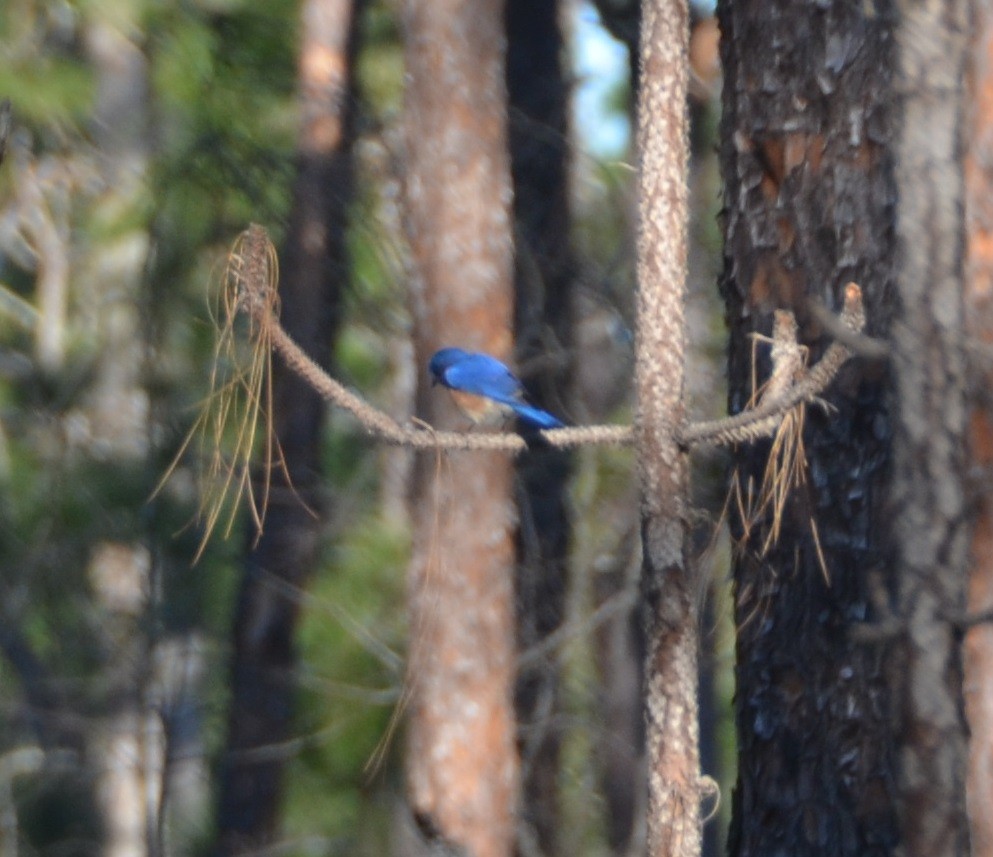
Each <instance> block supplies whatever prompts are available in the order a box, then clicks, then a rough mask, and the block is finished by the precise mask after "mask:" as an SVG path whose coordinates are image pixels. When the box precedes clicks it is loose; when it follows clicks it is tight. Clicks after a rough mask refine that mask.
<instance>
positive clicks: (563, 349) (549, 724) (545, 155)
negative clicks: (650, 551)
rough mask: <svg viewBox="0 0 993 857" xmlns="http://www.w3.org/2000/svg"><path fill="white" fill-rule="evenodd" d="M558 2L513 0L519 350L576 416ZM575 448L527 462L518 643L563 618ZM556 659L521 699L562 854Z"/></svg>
mask: <svg viewBox="0 0 993 857" xmlns="http://www.w3.org/2000/svg"><path fill="white" fill-rule="evenodd" d="M559 5H560V4H559V2H558V0H509V2H508V3H507V9H506V25H507V97H508V101H509V114H510V115H509V118H510V122H509V132H510V163H511V174H512V176H513V181H514V221H515V226H516V228H515V247H516V253H515V256H516V265H515V281H516V289H515V292H516V298H517V300H516V305H515V307H516V312H515V315H516V319H515V327H516V329H517V356H518V364H519V366H520V367H521V370H522V374H523V376H524V380H525V384H526V385H527V387H528V390H529V393H530V395H531V399H532V400H533V401H534V402H535V403H536V404H538V405H539V406H541V407H543V408H546V409H548V410H550V411H552V412H554V413H559V414H565V413H566V411H567V408H566V407H565V405H566V403H567V402H568V394H569V387H570V374H571V372H570V368H571V362H572V361H571V343H572V302H571V297H572V281H573V273H574V270H573V259H572V253H571V249H570V247H569V200H568V173H569V139H568V122H567V118H566V114H567V109H568V93H569V87H568V85H567V83H566V79H565V74H564V71H563V69H562V66H561V61H560V58H561V56H562V51H563V44H562V31H561V29H560V27H559V14H560V10H559ZM571 462H572V454H571V453H570V452H567V451H565V450H559V449H553V448H551V447H536V448H534V449H533V450H531V452H530V453H529V454H528V455H525V456H522V457H521V458H520V459H519V460H518V466H517V473H518V476H519V479H520V483H519V488H518V491H517V495H518V507H519V510H520V526H519V529H518V537H517V576H516V589H517V592H516V605H517V646H518V650H519V652H521V653H526V652H527V651H528V649H529V648H530V647H532V646H534V645H535V644H536V643H538V642H540V641H541V640H542V639H543V638H544V637H546V636H547V635H548V634H550V633H551V632H552V631H554V630H555V629H556V628H558V627H559V626H560V625H561V624H562V620H563V618H564V612H565V596H566V585H567V565H566V564H567V560H568V549H569V538H570V522H569V516H568V510H567V507H566V497H565V489H566V483H567V481H568V479H569V474H570V471H571V469H572V466H571ZM558 686H559V670H558V665H557V662H556V659H555V657H554V656H549V657H548V658H546V659H544V660H542V661H541V662H539V663H538V664H536V665H535V666H532V667H529V668H522V669H521V671H520V672H519V674H518V677H517V688H516V695H515V704H516V709H517V720H518V744H519V748H520V752H521V773H522V784H521V788H522V798H521V817H522V821H523V822H524V823H525V824H527V825H528V826H529V827H530V835H531V836H532V837H533V839H534V841H535V842H536V843H537V845H538V847H539V848H540V850H541V853H542V854H548V855H551V854H554V853H556V850H557V849H556V839H557V834H558V821H559V812H558V769H559V745H560V743H561V736H560V727H559V726H558V725H557V723H558V721H559V720H560V712H559V704H558V698H559V689H558Z"/></svg>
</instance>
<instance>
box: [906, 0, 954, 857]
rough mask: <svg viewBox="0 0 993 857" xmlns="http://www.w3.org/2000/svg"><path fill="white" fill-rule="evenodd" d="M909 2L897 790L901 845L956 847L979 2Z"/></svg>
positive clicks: (934, 856)
mask: <svg viewBox="0 0 993 857" xmlns="http://www.w3.org/2000/svg"><path fill="white" fill-rule="evenodd" d="M897 6H898V9H899V12H900V15H899V19H898V21H899V23H898V25H897V28H896V32H895V41H896V59H897V65H896V68H897V71H898V74H897V78H896V81H895V83H896V84H897V86H898V91H899V92H900V93H901V95H902V96H903V97H902V100H901V102H900V103H901V106H902V112H901V115H900V122H899V123H898V129H899V130H898V132H897V135H896V139H895V154H896V172H895V177H896V197H897V199H898V201H899V203H898V204H899V210H898V215H897V218H896V238H897V253H896V283H897V294H896V313H895V316H894V319H893V326H892V329H891V345H892V368H893V376H894V381H895V388H896V397H895V406H894V414H893V425H894V435H893V475H892V480H891V494H890V503H891V514H892V515H893V519H892V534H893V543H894V548H895V555H896V567H895V575H894V577H895V579H894V582H893V598H894V601H895V608H894V609H895V614H896V617H895V618H896V621H897V627H898V629H899V631H898V634H897V637H896V640H895V646H894V655H895V657H894V660H893V663H892V673H891V679H892V682H893V687H894V693H895V715H896V722H895V724H894V726H895V728H896V734H897V740H898V748H899V765H898V779H897V791H898V795H899V799H900V820H901V832H902V839H903V842H902V846H901V853H903V854H907V855H916V857H925V855H927V857H939V855H947V857H951V855H961V854H966V853H968V850H969V831H968V826H967V823H966V815H965V769H966V743H967V727H966V724H965V718H964V715H963V699H962V664H961V649H960V640H959V636H960V632H959V624H958V623H959V622H960V621H961V617H962V616H963V614H964V612H965V606H966V583H967V575H968V553H969V541H968V536H969V533H968V527H967V523H968V516H967V514H966V497H965V483H964V480H965V441H966V436H965V435H966V401H965V395H966V388H965V360H964V351H963V342H964V340H963V335H964V321H963V319H964V313H963V238H964V222H963V207H964V203H965V200H964V196H963V180H962V170H963V165H962V158H961V148H960V147H961V144H960V140H961V135H962V134H963V131H964V124H963V123H964V118H965V111H964V104H965V100H964V89H965V85H964V77H965V62H966V53H967V51H966V48H967V45H968V28H969V17H970V12H969V8H970V4H969V2H968V0H946V2H944V3H940V4H934V5H928V4H923V3H918V2H913V0H899V2H898V3H897Z"/></svg>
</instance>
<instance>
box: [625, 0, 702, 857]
mask: <svg viewBox="0 0 993 857" xmlns="http://www.w3.org/2000/svg"><path fill="white" fill-rule="evenodd" d="M688 48H689V8H688V4H687V3H685V2H681V0H651V2H647V3H645V4H644V6H643V8H642V18H641V48H640V68H641V72H642V74H641V80H640V87H639V93H638V159H639V194H638V197H639V208H638V214H639V220H638V223H639V232H638V337H637V357H636V364H635V381H636V384H637V391H638V416H637V420H636V423H635V431H636V436H637V454H638V468H639V477H640V482H641V491H642V502H641V516H642V518H641V521H642V523H641V536H642V550H643V565H642V578H641V595H642V598H643V599H644V602H645V604H644V607H645V611H646V623H647V624H646V658H645V677H644V694H645V718H646V719H645V742H646V754H647V763H648V826H647V832H646V836H647V853H648V855H649V857H662V855H673V857H676V856H677V855H679V857H683V855H685V857H691V855H698V854H699V853H700V845H701V816H700V801H701V796H702V795H701V779H700V760H699V747H698V731H697V730H698V724H697V656H698V641H697V630H698V629H697V626H698V615H697V605H698V600H699V595H700V592H699V582H698V581H695V580H694V579H693V575H692V573H691V570H690V567H689V566H688V565H687V563H686V554H685V551H686V540H687V533H688V529H687V523H688V517H689V516H688V505H689V500H688V498H689V480H688V456H687V455H686V450H684V449H680V447H679V445H678V443H677V442H676V437H675V432H674V427H675V426H678V425H679V423H680V422H681V421H682V420H683V418H684V407H685V402H684V385H685V380H684V379H685V342H686V332H685V302H686V276H687V260H688V244H687V217H688V200H687V179H688V168H689V133H688V131H689V129H688V117H687V110H686V95H687V86H688V64H689V58H688Z"/></svg>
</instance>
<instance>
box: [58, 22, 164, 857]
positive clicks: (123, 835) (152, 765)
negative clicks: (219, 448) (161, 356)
mask: <svg viewBox="0 0 993 857" xmlns="http://www.w3.org/2000/svg"><path fill="white" fill-rule="evenodd" d="M132 14H133V11H126V12H125V13H124V18H123V19H120V18H116V17H114V16H106V17H105V16H104V15H102V14H100V13H99V12H98V13H97V14H95V15H93V16H92V17H91V18H89V19H88V20H87V22H86V24H85V27H84V30H83V36H84V39H83V41H84V45H85V50H86V54H87V58H88V59H89V61H90V63H91V64H92V67H93V69H94V72H95V75H96V82H97V90H96V103H95V105H94V116H93V125H92V133H93V139H94V141H95V143H96V148H97V151H98V153H99V154H98V155H97V159H96V166H97V172H98V175H99V177H100V179H99V180H100V181H101V182H102V183H103V187H104V188H106V189H107V191H108V192H107V193H105V194H104V195H102V196H101V198H100V199H99V201H98V202H97V204H96V211H95V212H94V214H95V218H96V219H97V220H98V221H99V220H100V219H101V218H103V219H104V222H105V223H111V224H113V226H112V227H111V229H109V230H108V232H110V233H111V234H113V236H114V237H113V239H112V240H109V241H106V242H103V243H101V244H100V245H99V247H98V249H97V250H96V251H95V252H94V253H93V255H92V256H91V257H90V258H89V259H88V260H87V261H88V264H87V265H86V266H85V268H84V269H83V270H82V271H79V270H77V271H76V278H77V286H81V289H80V290H81V291H82V292H83V296H82V299H80V300H79V305H80V306H86V307H88V308H89V312H91V313H92V315H91V317H90V319H89V321H90V323H91V325H92V328H91V331H90V333H91V335H92V336H93V341H95V342H98V343H99V344H100V346H99V347H100V352H99V355H98V357H97V360H96V368H95V373H94V378H93V383H92V385H91V386H90V388H89V389H88V391H87V401H86V405H85V412H86V419H87V420H88V421H89V430H90V436H89V438H88V441H89V444H90V447H89V449H88V450H87V451H88V453H89V454H91V455H93V456H94V458H95V459H98V460H103V461H110V462H112V463H113V466H115V467H119V468H121V469H122V471H123V470H124V469H126V468H130V467H135V466H136V465H139V463H141V462H143V461H147V455H148V452H149V397H148V392H147V390H146V389H145V383H146V378H145V371H146V359H147V348H148V337H149V330H148V327H147V321H148V319H147V318H146V317H144V316H143V311H144V309H145V306H146V299H147V295H146V294H145V292H144V285H145V282H144V272H145V265H146V262H147V259H148V251H149V232H148V226H147V222H146V220H145V218H144V217H143V216H142V215H141V212H142V210H143V206H144V205H145V204H146V200H145V187H144V182H145V181H146V180H147V175H148V162H149V157H150V155H151V138H150V134H149V114H148V104H149V98H148V88H149V79H148V62H147V60H146V57H145V55H144V53H143V52H142V50H141V48H140V47H139V46H138V45H137V44H136V43H135V42H134V41H133V40H132V39H133V32H134V30H133V28H134V27H135V26H136V23H137V22H136V21H134V20H131V19H130V18H131V15H132ZM105 228H107V227H106V226H105ZM67 259H68V257H67ZM49 273H51V272H49ZM65 273H66V274H68V267H67V268H66V271H65ZM48 279H49V277H47V276H46V277H44V278H43V289H44V291H43V294H42V295H41V296H40V300H41V310H42V318H43V321H42V325H43V327H44V326H45V325H47V324H51V325H52V328H51V329H49V330H42V331H40V335H39V346H40V354H39V357H40V359H41V361H42V362H43V363H45V364H47V368H49V369H50V370H51V369H54V368H55V367H56V364H58V363H59V362H61V359H62V357H63V356H64V353H65V342H64V341H63V340H62V339H61V338H62V337H64V335H65V333H66V324H65V321H66V317H67V311H68V306H69V303H68V292H67V291H65V285H67V283H68V280H67V281H66V283H64V284H63V288H62V292H61V295H59V293H58V292H57V291H54V290H51V287H52V284H51V283H50V282H49V283H48V286H45V285H44V280H48ZM60 304H61V307H62V308H61V310H59V309H57V307H58V306H59V305H60ZM97 308H98V309H97ZM84 312H85V311H84ZM60 316H61V317H60ZM60 368H61V367H60ZM152 561H153V560H152V554H151V551H150V549H149V545H148V543H147V541H145V540H144V539H143V538H141V536H140V534H139V533H138V532H134V533H132V537H131V538H122V539H113V540H111V539H107V540H103V541H100V542H98V543H95V544H93V545H91V547H90V560H89V567H88V569H87V572H88V576H89V578H90V580H91V582H92V584H93V592H94V594H95V596H96V599H97V603H98V605H99V608H100V611H101V622H100V632H101V635H102V639H101V643H102V644H103V646H105V647H106V649H107V651H113V653H114V656H113V657H112V658H108V660H107V663H106V666H105V670H106V672H105V673H104V675H103V680H104V681H106V682H107V690H106V698H105V703H104V706H103V712H102V713H103V717H101V718H99V719H98V720H97V722H96V724H95V725H94V727H93V728H92V729H91V730H89V731H88V736H87V740H88V743H89V745H90V746H89V747H88V758H89V761H90V763H91V764H93V765H94V767H95V771H96V774H97V778H98V779H97V783H96V789H95V793H96V796H97V800H98V801H99V803H100V805H101V809H102V812H103V822H104V831H105V839H104V844H103V854H105V855H106V857H143V855H146V854H156V853H158V851H159V850H160V849H161V846H162V842H161V839H160V835H159V834H160V833H161V826H160V819H159V816H158V813H159V811H160V809H161V794H162V789H163V788H164V778H165V776H166V770H165V753H164V736H163V733H162V721H161V719H160V718H159V717H158V716H157V712H156V711H154V710H153V709H152V707H151V706H150V705H149V704H148V700H149V699H151V698H153V697H154V690H153V681H154V679H153V678H152V675H151V668H150V665H151V658H152V651H153V647H154V645H155V642H156V641H155V639H154V634H155V631H156V623H155V622H154V621H149V620H150V619H154V611H155V603H154V599H155V597H156V594H157V593H155V592H154V588H153V580H154V578H153V568H152Z"/></svg>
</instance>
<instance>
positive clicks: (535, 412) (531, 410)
mask: <svg viewBox="0 0 993 857" xmlns="http://www.w3.org/2000/svg"><path fill="white" fill-rule="evenodd" d="M510 407H512V408H513V409H514V412H515V413H516V414H517V416H518V417H520V419H521V420H523V421H524V422H525V423H527V424H528V425H529V426H531V427H532V428H537V429H557V428H565V423H564V422H562V420H560V419H559V418H558V417H553V416H552V415H551V414H550V413H548V411H543V410H542V409H541V408H536V407H534V406H532V405H528V404H525V403H524V402H514V403H513V404H511V405H510Z"/></svg>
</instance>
